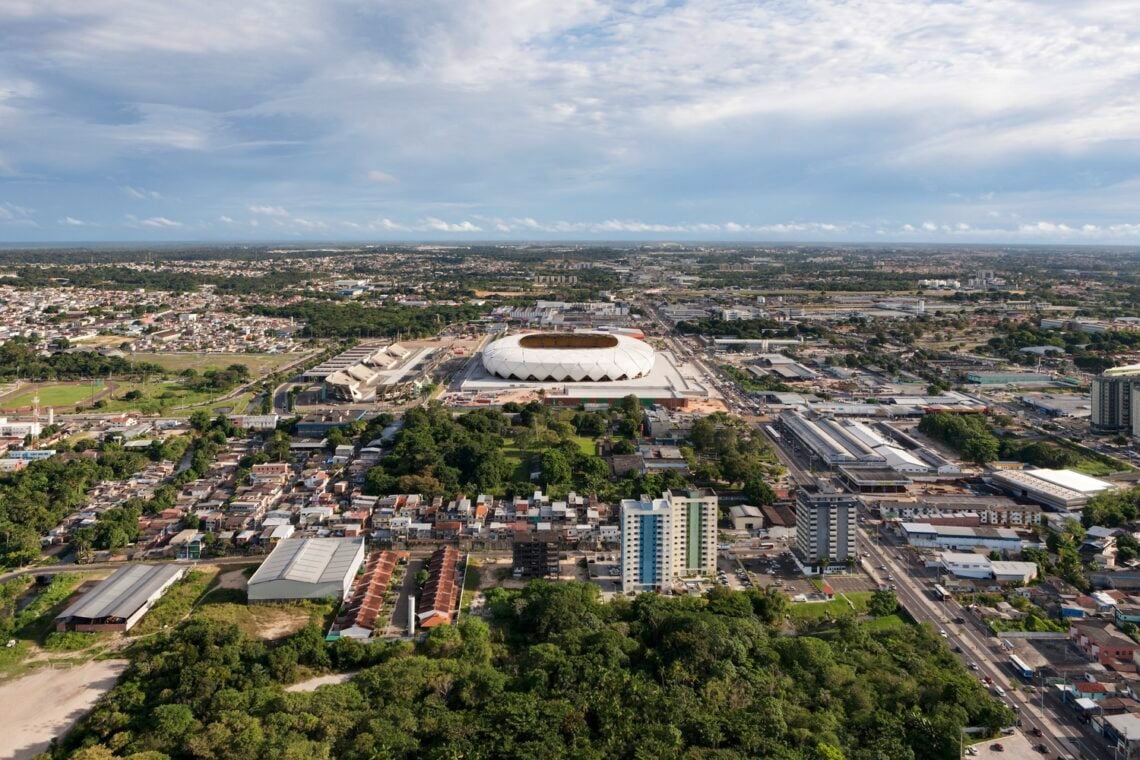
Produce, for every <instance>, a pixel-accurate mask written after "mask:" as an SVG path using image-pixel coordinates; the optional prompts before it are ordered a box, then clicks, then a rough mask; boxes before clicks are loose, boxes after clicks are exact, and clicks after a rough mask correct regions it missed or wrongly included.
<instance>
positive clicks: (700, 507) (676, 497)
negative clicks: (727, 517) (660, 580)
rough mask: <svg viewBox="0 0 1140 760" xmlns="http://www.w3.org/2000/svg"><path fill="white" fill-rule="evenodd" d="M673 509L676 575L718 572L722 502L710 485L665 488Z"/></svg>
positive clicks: (700, 575) (685, 575) (696, 575)
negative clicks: (684, 488) (677, 489)
mask: <svg viewBox="0 0 1140 760" xmlns="http://www.w3.org/2000/svg"><path fill="white" fill-rule="evenodd" d="M662 496H664V497H665V498H666V499H667V500H668V501H669V505H670V508H671V510H672V520H671V522H672V526H673V551H672V554H673V577H675V578H696V577H702V576H703V577H712V576H713V575H715V574H716V523H717V518H718V516H719V515H718V512H719V508H720V502H719V500H718V498H717V495H716V492H714V491H713V490H712V489H710V488H701V489H694V490H690V491H681V492H675V491H666V492H665V493H664V494H662Z"/></svg>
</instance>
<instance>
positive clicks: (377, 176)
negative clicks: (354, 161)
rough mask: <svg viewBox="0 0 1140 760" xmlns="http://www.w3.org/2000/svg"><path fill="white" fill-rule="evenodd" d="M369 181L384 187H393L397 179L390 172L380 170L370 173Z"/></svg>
mask: <svg viewBox="0 0 1140 760" xmlns="http://www.w3.org/2000/svg"><path fill="white" fill-rule="evenodd" d="M367 176H368V181H369V182H377V183H379V184H382V185H392V184H395V183H396V181H397V180H396V178H395V177H394V176H392V175H391V174H389V173H388V172H382V171H380V170H379V169H373V170H372V171H370V172H368V175H367Z"/></svg>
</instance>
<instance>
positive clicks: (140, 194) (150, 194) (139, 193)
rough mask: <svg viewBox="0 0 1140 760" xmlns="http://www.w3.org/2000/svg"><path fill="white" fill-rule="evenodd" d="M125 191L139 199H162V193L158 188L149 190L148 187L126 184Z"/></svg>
mask: <svg viewBox="0 0 1140 760" xmlns="http://www.w3.org/2000/svg"><path fill="white" fill-rule="evenodd" d="M123 192H124V193H126V194H127V195H128V196H130V197H131V198H134V199H135V200H138V201H146V200H162V194H161V193H159V192H158V191H156V190H147V189H146V188H139V187H131V186H130V185H124V186H123Z"/></svg>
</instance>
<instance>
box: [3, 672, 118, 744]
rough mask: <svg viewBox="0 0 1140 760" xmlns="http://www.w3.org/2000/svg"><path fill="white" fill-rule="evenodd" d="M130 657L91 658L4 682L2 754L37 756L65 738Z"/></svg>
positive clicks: (114, 679)
mask: <svg viewBox="0 0 1140 760" xmlns="http://www.w3.org/2000/svg"><path fill="white" fill-rule="evenodd" d="M126 667H127V661H126V660H102V661H92V662H88V663H86V664H85V665H80V666H79V667H77V668H67V669H63V670H54V669H51V668H42V669H40V670H37V671H35V672H34V673H30V674H28V675H26V676H24V677H23V678H19V679H17V680H15V681H10V682H8V683H6V684H2V685H0V715H3V716H4V730H3V731H0V758H14V759H15V760H23V759H24V758H31V757H35V756H36V755H37V754H39V753H40V752H43V751H44V750H45V749H46V748H47V746H48V743H49V742H51V740H52V738H53V737H56V736H60V737H62V736H63V735H64V734H65V733H67V731H68V729H70V728H71V727H72V726H74V725H75V724H76V723H77V722H78V721H79V719H80V718H82V717H83V716H84V715H86V714H87V712H88V711H89V710H90V709H91V708H92V707H93V706H94V705H95V702H97V701H98V700H99V697H101V696H103V695H104V694H106V693H107V692H108V691H110V690H111V687H113V686H114V685H115V682H116V681H117V680H118V679H119V675H120V674H121V673H122V672H123V671H124V670H125V669H126Z"/></svg>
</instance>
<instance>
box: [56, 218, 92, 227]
mask: <svg viewBox="0 0 1140 760" xmlns="http://www.w3.org/2000/svg"><path fill="white" fill-rule="evenodd" d="M59 223H60V224H62V225H65V226H68V227H86V226H87V225H88V222H85V221H83V220H82V219H76V218H75V217H73V216H65V217H64V218H62V219H60V220H59Z"/></svg>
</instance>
